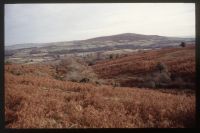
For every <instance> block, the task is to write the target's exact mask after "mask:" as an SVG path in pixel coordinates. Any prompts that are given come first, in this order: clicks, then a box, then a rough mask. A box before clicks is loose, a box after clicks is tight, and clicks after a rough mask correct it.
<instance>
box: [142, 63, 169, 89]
mask: <svg viewBox="0 0 200 133" xmlns="http://www.w3.org/2000/svg"><path fill="white" fill-rule="evenodd" d="M170 76H171V74H170V72H169V71H168V68H167V66H166V65H165V64H164V63H162V62H158V63H157V64H156V66H155V68H154V71H153V72H152V73H151V74H150V75H146V77H145V83H144V84H143V85H144V87H149V88H159V87H166V86H167V85H168V83H170V82H171V78H170Z"/></svg>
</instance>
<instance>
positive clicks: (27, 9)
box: [5, 3, 195, 45]
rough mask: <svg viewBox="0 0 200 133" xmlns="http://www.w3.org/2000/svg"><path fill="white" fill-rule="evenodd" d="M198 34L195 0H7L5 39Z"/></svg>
mask: <svg viewBox="0 0 200 133" xmlns="http://www.w3.org/2000/svg"><path fill="white" fill-rule="evenodd" d="M127 32H129V33H140V34H154V35H155V34H157V35H163V36H194V35H195V4H192V3H187V4H186V3H173V4H170V3H163V4H161V3H149V4H147V3H131V4H130V3H126V4H125V3H124V4H122V3H115V4H114V3H113V4H111V3H110V4H103V3H102V4H6V5H5V43H6V45H11V44H18V43H40V42H41V43H42V42H56V41H70V40H80V39H86V38H91V37H97V36H102V35H112V34H119V33H127Z"/></svg>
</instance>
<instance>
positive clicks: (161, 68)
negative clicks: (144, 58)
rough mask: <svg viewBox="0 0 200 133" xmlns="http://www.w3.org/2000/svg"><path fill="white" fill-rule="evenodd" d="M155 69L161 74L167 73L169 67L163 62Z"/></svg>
mask: <svg viewBox="0 0 200 133" xmlns="http://www.w3.org/2000/svg"><path fill="white" fill-rule="evenodd" d="M155 69H156V70H158V71H159V72H160V73H161V72H162V71H167V66H166V65H165V64H164V63H162V62H158V63H157V65H156V67H155Z"/></svg>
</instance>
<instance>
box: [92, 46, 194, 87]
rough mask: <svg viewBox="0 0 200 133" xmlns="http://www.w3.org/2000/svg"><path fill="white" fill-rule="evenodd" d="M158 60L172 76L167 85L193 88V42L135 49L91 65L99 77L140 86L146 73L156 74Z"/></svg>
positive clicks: (126, 84) (125, 84)
mask: <svg viewBox="0 0 200 133" xmlns="http://www.w3.org/2000/svg"><path fill="white" fill-rule="evenodd" d="M159 62H161V63H163V64H164V65H166V67H167V71H168V73H169V74H170V78H171V80H172V81H171V82H170V83H168V86H167V88H177V87H178V88H195V85H194V84H195V46H187V47H184V48H166V49H162V50H152V51H148V52H147V51H144V52H138V53H134V54H130V55H128V56H126V57H121V58H118V59H114V60H111V61H101V62H98V63H96V64H95V65H94V66H93V69H94V70H95V72H96V73H97V74H98V75H99V77H100V78H104V79H115V80H116V82H119V83H120V84H121V85H122V86H138V87H140V86H142V87H143V83H144V82H147V80H146V78H147V77H150V78H152V77H155V76H152V75H154V74H155V73H156V71H155V69H156V65H157V64H158V63H159ZM140 82H141V84H139V83H140Z"/></svg>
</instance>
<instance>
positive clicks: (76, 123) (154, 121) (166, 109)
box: [5, 65, 195, 128]
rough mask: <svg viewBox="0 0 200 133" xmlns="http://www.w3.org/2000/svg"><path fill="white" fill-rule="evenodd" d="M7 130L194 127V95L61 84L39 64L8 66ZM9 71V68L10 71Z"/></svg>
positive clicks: (6, 83) (62, 82) (6, 88)
mask: <svg viewBox="0 0 200 133" xmlns="http://www.w3.org/2000/svg"><path fill="white" fill-rule="evenodd" d="M5 67H6V72H5V96H6V97H5V115H6V127H7V128H79V127H81V128H88V127H89V128H95V127H98V128H110V127H112V128H125V127H128V128H142V127H170V128H173V127H193V126H194V124H195V96H194V95H186V94H171V93H163V92H160V91H157V90H149V89H138V88H120V87H116V88H114V89H113V88H112V87H111V86H104V85H102V86H95V85H93V84H88V83H85V84H83V83H74V82H66V81H59V80H56V79H54V78H53V77H52V76H50V75H51V69H50V68H48V67H43V69H45V70H44V71H45V72H48V73H49V74H48V75H44V76H38V75H35V72H36V71H37V70H38V69H37V68H35V69H31V72H30V68H34V67H36V66H34V67H33V66H31V65H30V66H26V67H24V68H23V69H20V70H23V72H21V71H20V72H21V73H22V74H21V75H15V74H13V73H12V72H11V70H13V69H18V68H21V66H19V65H16V66H15V65H12V66H10V65H6V66H5ZM8 68H9V69H8ZM40 71H42V70H40Z"/></svg>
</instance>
